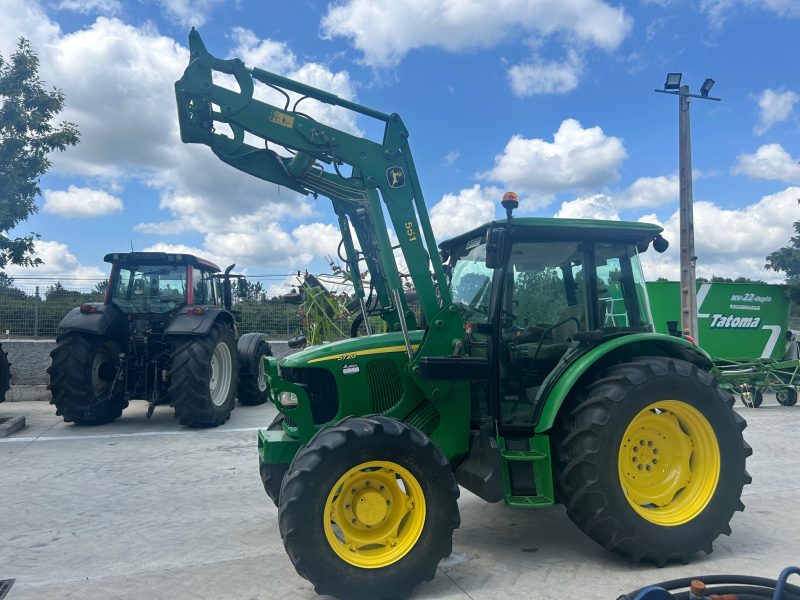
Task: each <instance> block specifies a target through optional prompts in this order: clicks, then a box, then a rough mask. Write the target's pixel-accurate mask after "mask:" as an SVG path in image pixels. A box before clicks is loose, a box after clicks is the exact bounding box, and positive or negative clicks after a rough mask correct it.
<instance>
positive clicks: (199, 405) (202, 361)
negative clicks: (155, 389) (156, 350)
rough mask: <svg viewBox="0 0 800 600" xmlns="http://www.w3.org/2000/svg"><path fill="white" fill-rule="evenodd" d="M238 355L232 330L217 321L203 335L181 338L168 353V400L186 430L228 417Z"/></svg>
mask: <svg viewBox="0 0 800 600" xmlns="http://www.w3.org/2000/svg"><path fill="white" fill-rule="evenodd" d="M238 376H239V355H238V354H237V352H236V342H235V341H234V338H233V330H232V329H231V328H230V327H229V326H228V325H227V324H225V323H224V322H220V321H218V322H217V323H215V324H214V326H213V327H212V328H211V330H210V331H209V332H208V333H207V334H206V335H203V336H192V337H185V338H182V339H180V340H179V341H178V343H177V344H176V345H175V347H174V348H173V350H172V368H171V372H170V377H169V397H170V398H171V399H172V406H173V407H174V408H175V418H177V419H178V422H179V423H180V424H181V425H186V426H188V427H216V426H218V425H221V424H222V423H224V422H225V421H227V420H228V418H229V417H230V416H231V411H232V410H233V407H234V403H235V400H236V384H237V380H238Z"/></svg>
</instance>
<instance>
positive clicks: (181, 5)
mask: <svg viewBox="0 0 800 600" xmlns="http://www.w3.org/2000/svg"><path fill="white" fill-rule="evenodd" d="M160 3H161V4H162V5H163V6H164V8H165V9H166V11H167V15H168V16H169V17H170V18H171V19H172V20H173V21H174V22H175V23H177V24H178V25H181V26H183V27H190V26H194V27H200V26H201V25H203V24H205V22H206V21H207V20H208V18H209V17H210V16H211V13H212V12H213V10H214V9H215V8H216V7H217V6H219V5H220V4H222V3H223V0H160Z"/></svg>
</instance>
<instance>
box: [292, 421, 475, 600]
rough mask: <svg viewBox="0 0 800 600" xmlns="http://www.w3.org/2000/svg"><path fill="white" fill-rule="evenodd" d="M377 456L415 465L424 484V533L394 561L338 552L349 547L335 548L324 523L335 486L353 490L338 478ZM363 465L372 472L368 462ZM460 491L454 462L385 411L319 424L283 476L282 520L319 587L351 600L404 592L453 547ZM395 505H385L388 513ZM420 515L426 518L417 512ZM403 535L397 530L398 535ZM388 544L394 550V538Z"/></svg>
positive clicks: (302, 569)
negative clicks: (371, 562)
mask: <svg viewBox="0 0 800 600" xmlns="http://www.w3.org/2000/svg"><path fill="white" fill-rule="evenodd" d="M371 461H381V462H383V463H385V464H387V465H393V466H394V467H397V466H399V467H401V468H402V469H405V470H406V471H407V472H408V473H410V474H411V476H412V477H411V479H412V480H413V481H414V482H415V484H418V485H419V490H420V493H421V496H422V498H423V499H424V503H425V504H424V508H425V510H424V522H422V521H420V523H421V530H420V531H421V533H419V537H418V538H414V537H413V536H412V539H413V541H412V542H409V543H410V544H411V545H410V546H409V547H408V549H406V550H404V551H403V553H402V554H401V555H399V557H394V558H393V559H392V561H393V562H388V561H387V564H385V565H383V566H380V565H379V566H376V567H375V568H364V567H361V566H357V565H354V564H352V563H351V562H347V561H345V560H343V559H342V558H341V557H340V555H339V554H337V551H339V552H342V551H346V547H344V546H342V547H340V549H338V550H335V549H334V547H333V545H332V544H331V542H329V541H328V539H329V538H328V537H327V536H326V532H325V531H324V527H323V525H325V526H330V521H327V522H326V521H325V519H323V515H325V514H326V507H327V502H328V495H329V493H330V494H332V495H333V494H334V493H335V494H336V496H335V498H339V497H340V496H339V494H340V493H342V494H344V493H347V490H346V489H343V488H350V485H349V484H348V485H346V486H342V488H340V487H339V486H337V482H339V480H340V478H342V477H343V476H344V475H345V474H349V473H350V472H352V471H353V470H356V469H358V467H360V466H361V465H365V464H366V463H369V462H371ZM377 470H378V471H380V472H388V473H390V474H392V475H391V477H392V478H393V479H394V477H395V475H394V473H393V471H391V470H388V469H387V470H386V471H384V469H383V467H381V468H379V469H377ZM358 473H359V474H360V475H362V476H364V475H366V476H369V475H372V473H370V472H369V468H368V467H364V470H362V471H358ZM397 481H401V482H402V483H403V485H404V489H413V488H408V484H407V483H405V480H404V479H402V478H398V479H397V480H395V481H394V484H395V485H397V486H398V488H399V484H398V483H397ZM365 485H366V486H367V487H366V488H362V490H360V491H363V490H367V489H368V488H369V486H370V483H369V482H368V481H367V482H366V484H365ZM335 490H339V491H335ZM373 490H374V491H373ZM381 492H383V488H382V487H381ZM369 493H377V487H373V488H369ZM413 495H414V494H413V493H412V494H411V495H410V496H408V498H412V497H413ZM458 495H459V490H458V485H456V482H455V479H454V478H453V475H452V473H451V471H450V463H449V462H448V460H447V458H445V456H444V455H443V454H442V453H441V451H440V450H439V449H438V448H437V447H436V446H435V445H434V443H433V442H432V441H431V440H430V439H429V438H428V437H427V436H426V435H425V434H423V433H422V432H420V431H419V430H417V429H415V428H413V427H410V426H409V425H406V424H405V423H402V422H400V421H396V420H394V419H390V418H387V417H380V416H374V417H348V418H346V419H344V420H342V421H340V422H339V423H338V424H336V425H333V426H331V427H328V428H325V429H322V430H320V431H319V432H317V434H316V435H315V436H314V437H313V438H312V439H311V440H310V441H309V442H308V444H306V445H305V446H303V447H302V448H300V450H299V451H298V452H297V454H296V455H295V457H294V460H293V461H292V465H291V467H290V469H289V472H288V473H287V474H286V476H285V477H284V479H283V486H282V487H281V497H280V505H279V509H278V523H279V526H280V531H281V537H282V538H283V544H284V546H285V547H286V551H287V553H288V554H289V558H290V559H291V560H292V563H293V564H294V567H295V569H296V570H297V573H298V574H299V575H300V576H302V577H304V578H306V579H308V580H309V581H310V582H311V583H312V584H314V589H315V590H316V591H317V593H319V594H327V595H331V596H334V597H336V598H347V599H348V600H352V599H361V598H364V599H367V598H368V599H371V600H379V599H382V598H403V597H406V596H408V595H409V594H410V593H411V590H412V589H413V588H414V587H415V586H416V585H417V584H419V583H420V582H422V581H430V580H432V579H433V578H434V576H435V575H436V567H437V565H438V564H439V561H440V560H441V559H442V558H443V557H445V556H448V555H449V554H450V552H451V549H452V538H453V531H454V530H455V529H456V528H457V527H458V526H459V524H460V522H461V519H460V516H459V512H458V503H457V499H458ZM341 497H344V498H346V497H345V496H341ZM334 501H336V500H334ZM406 502H408V501H407V500H406ZM386 504H387V505H389V504H391V502H390V501H387V502H386ZM398 505H399V504H398V503H397V502H395V506H398ZM406 505H407V504H406ZM400 506H403V505H400ZM414 506H419V503H417V504H416V505H414ZM346 508H348V509H349V508H350V506H349V505H347V506H346ZM355 508H356V507H355V506H354V508H353V510H355ZM384 508H385V507H384ZM391 510H392V509H387V511H388V512H387V515H388V514H389V513H391ZM386 518H389V517H386ZM416 518H420V515H419V513H417V516H416ZM411 520H412V519H411V518H409V519H408V521H406V523H408V522H410V521H411ZM354 521H355V519H354ZM360 525H361V524H360ZM382 525H383V522H382V523H380V524H377V525H374V526H375V527H376V529H379V528H380V527H381V526H382ZM348 526H349V525H348ZM361 526H363V525H361ZM367 527H369V526H367ZM397 531H398V532H400V531H404V530H403V529H402V528H401V529H398V530H397ZM401 535H403V534H401V533H398V538H400V537H401ZM398 538H396V539H395V543H397V539H398ZM392 545H393V544H392ZM341 548H345V550H342V549H341ZM384 548H385V549H386V551H387V552H389V551H390V549H389V548H388V546H385V545H384ZM354 552H356V554H358V551H354Z"/></svg>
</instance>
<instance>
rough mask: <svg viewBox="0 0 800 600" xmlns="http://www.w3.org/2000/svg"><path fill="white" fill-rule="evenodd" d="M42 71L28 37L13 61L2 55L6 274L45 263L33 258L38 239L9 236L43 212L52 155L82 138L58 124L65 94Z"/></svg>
mask: <svg viewBox="0 0 800 600" xmlns="http://www.w3.org/2000/svg"><path fill="white" fill-rule="evenodd" d="M38 71H39V58H38V57H37V56H36V53H35V52H34V51H33V49H32V48H31V45H30V42H28V40H26V39H25V38H20V40H19V43H18V45H17V50H16V52H14V53H13V54H12V55H11V58H10V60H8V61H6V60H5V59H4V58H3V56H2V55H0V271H2V269H4V268H5V267H6V266H7V265H20V266H25V267H34V266H36V265H39V264H41V262H42V261H41V259H39V258H35V257H34V256H33V241H34V240H35V239H38V237H39V236H38V235H37V234H35V233H31V234H29V235H25V236H21V237H13V238H12V237H10V235H9V233H8V232H9V231H10V230H11V229H13V228H14V227H16V226H17V225H19V224H20V223H22V222H24V221H25V220H27V219H28V217H30V216H31V215H32V214H33V213H35V212H36V211H37V207H36V204H35V199H36V197H37V196H38V195H39V194H40V193H41V190H40V189H39V180H40V179H41V177H42V175H44V173H45V172H47V170H48V169H49V168H50V160H49V158H48V155H49V154H50V153H51V152H53V151H55V150H58V151H64V150H66V148H67V147H68V146H74V145H75V144H77V143H78V139H79V133H78V129H77V127H76V126H75V124H74V123H69V122H62V123H59V124H58V125H55V124H54V123H53V119H54V117H55V116H56V115H57V114H58V113H59V112H61V110H62V108H63V107H64V94H63V93H62V92H61V90H59V89H57V88H52V89H50V90H48V89H45V84H44V82H43V81H42V80H41V79H39V76H38Z"/></svg>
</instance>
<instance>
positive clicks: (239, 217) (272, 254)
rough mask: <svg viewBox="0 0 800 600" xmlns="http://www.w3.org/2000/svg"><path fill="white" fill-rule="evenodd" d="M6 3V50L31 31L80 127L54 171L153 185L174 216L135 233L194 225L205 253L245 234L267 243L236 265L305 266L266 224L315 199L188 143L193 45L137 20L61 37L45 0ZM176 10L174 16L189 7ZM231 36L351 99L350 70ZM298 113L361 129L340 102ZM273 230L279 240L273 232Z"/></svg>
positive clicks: (110, 182)
mask: <svg viewBox="0 0 800 600" xmlns="http://www.w3.org/2000/svg"><path fill="white" fill-rule="evenodd" d="M2 1H3V13H4V14H3V16H4V18H3V19H0V52H2V53H3V54H4V55H5V56H7V55H8V54H10V52H12V51H13V50H14V47H15V45H16V38H17V36H19V35H24V36H25V37H27V38H29V39H30V40H31V43H32V45H33V47H34V48H35V49H36V51H37V53H38V54H39V57H40V64H41V66H40V76H41V77H42V79H43V80H44V81H45V82H47V84H48V85H54V86H56V87H59V88H61V89H62V90H63V91H64V94H65V97H66V107H65V110H64V112H63V113H62V115H61V116H62V118H64V119H66V120H70V121H73V122H75V123H76V124H77V125H78V128H79V130H80V132H81V142H80V144H79V145H78V146H77V147H75V148H70V149H69V150H68V151H67V152H65V153H63V154H57V155H55V156H54V157H53V170H54V171H56V172H61V173H66V174H69V175H82V176H89V177H97V178H99V179H100V180H101V181H102V187H103V188H105V189H107V190H113V189H121V188H123V187H124V186H125V185H126V184H128V183H130V182H134V183H136V184H144V185H146V186H148V187H150V188H152V189H154V190H155V191H156V192H157V193H158V194H159V196H160V198H161V200H160V208H161V209H162V210H163V211H164V213H165V217H166V218H165V219H164V221H158V220H155V221H154V222H150V223H140V224H139V225H137V226H136V227H135V229H136V230H137V231H139V232H141V233H147V234H158V235H179V234H183V233H187V232H198V233H200V234H202V235H203V236H204V238H205V243H206V244H207V246H206V250H205V253H209V252H212V253H215V252H218V253H220V254H222V252H221V251H219V250H218V249H217V246H219V247H220V248H221V249H223V250H229V249H230V250H233V249H235V248H236V244H235V242H234V240H235V239H236V237H235V236H236V235H242V236H244V237H243V239H244V240H245V241H246V242H248V244H250V243H251V242H252V243H255V242H256V238H258V237H259V236H262V237H263V238H264V239H262V241H261V246H262V247H263V248H264V250H263V251H255V250H250V246H249V245H242V248H243V249H248V252H249V254H244V253H242V254H241V256H240V255H238V254H237V255H233V256H231V257H230V258H232V259H234V260H232V262H239V263H242V264H243V262H244V257H245V256H247V257H248V259H250V258H252V260H254V261H255V260H263V261H264V262H261V263H254V264H253V267H256V266H258V265H264V266H266V265H274V264H288V263H293V264H297V263H298V262H299V257H296V250H297V248H298V246H297V244H296V243H295V242H296V240H294V239H293V238H291V236H290V235H289V234H287V233H286V232H285V231H283V230H279V231H276V230H270V229H269V228H268V224H269V223H272V222H274V221H277V220H279V219H283V218H287V217H289V218H291V219H292V220H293V222H295V223H296V222H297V221H302V220H303V219H308V218H309V217H310V216H311V215H312V214H313V202H311V201H309V200H308V199H306V198H303V197H302V196H300V195H299V194H297V193H295V192H292V191H290V190H287V189H280V188H279V187H278V186H276V185H274V184H269V183H267V182H264V181H262V180H260V179H257V178H255V177H252V176H249V175H247V174H245V173H242V172H240V171H237V170H236V169H234V168H232V167H230V166H229V165H226V164H225V163H223V162H222V161H220V160H219V159H218V158H217V157H216V156H214V154H213V153H212V152H211V151H210V150H209V149H208V148H207V147H205V146H201V145H187V144H183V143H181V141H180V137H179V134H178V120H177V118H176V116H175V96H174V88H173V84H174V82H175V80H176V79H178V78H179V77H180V76H181V74H182V73H183V71H184V69H185V68H186V66H187V64H188V60H189V54H188V50H187V49H186V47H184V46H183V45H181V44H180V43H178V42H176V41H175V40H173V39H171V38H170V37H167V36H164V35H161V34H160V33H159V32H158V31H157V30H156V29H155V28H154V26H152V25H144V26H141V27H134V26H131V25H128V24H126V23H123V22H122V21H120V20H118V19H113V18H106V17H100V18H97V19H96V20H95V21H94V22H93V23H91V24H90V25H89V26H86V27H84V28H82V29H78V30H76V31H73V32H71V33H68V34H64V33H63V32H62V31H61V30H60V28H59V26H58V25H57V24H56V23H54V22H53V21H51V20H49V18H48V16H47V15H46V14H45V12H44V11H43V10H42V8H41V6H40V5H39V4H38V3H36V2H31V1H24V0H2ZM214 5H215V3H213V2H206V3H201V4H200V5H199V10H200V11H201V12H202V11H206V10H211V9H212V8H213V6H214ZM169 6H170V7H171V9H172V10H174V11H176V14H177V12H180V10H181V7H188V6H189V3H188V2H184V3H180V2H179V3H170V4H169ZM198 14H200V13H198ZM231 35H232V39H233V40H234V45H235V48H234V51H235V52H236V53H240V55H241V56H243V57H244V58H245V60H248V61H249V60H250V59H253V60H257V61H259V62H260V61H265V62H264V63H260V64H258V63H256V64H253V65H252V66H260V67H264V68H267V69H269V70H272V71H278V72H280V73H281V74H282V75H286V76H288V77H290V78H294V79H298V80H301V81H303V82H306V83H309V84H311V85H315V86H317V87H321V88H323V89H326V90H328V91H330V92H332V93H335V94H337V95H338V96H340V97H343V98H348V99H355V89H356V86H355V84H354V83H353V81H352V79H351V78H350V76H349V74H348V73H347V72H346V71H331V70H330V69H328V68H327V67H326V66H325V65H322V64H319V63H305V62H303V61H302V60H300V59H299V58H297V57H296V56H295V55H294V54H293V53H291V52H290V51H288V49H287V48H286V46H285V45H283V44H281V43H279V42H275V41H271V40H263V39H259V38H257V37H256V36H255V35H254V34H252V33H251V32H248V31H247V30H244V29H238V30H235V31H233V32H232V34H231ZM267 89H268V88H266V87H265V86H261V85H259V86H258V87H257V95H259V96H261V95H262V94H266V93H267V92H266V91H265V90H267ZM280 105H281V106H283V101H281V104H280ZM298 110H302V111H303V112H306V113H308V114H311V115H312V116H313V117H315V118H318V119H320V120H323V121H324V122H326V123H328V124H331V125H333V126H334V127H338V128H342V129H346V130H348V131H351V132H356V133H358V127H357V123H356V121H355V119H354V118H353V116H352V115H350V114H345V113H344V112H343V111H342V110H341V109H339V108H335V107H331V106H329V105H323V104H320V103H316V102H312V101H304V102H303V103H301V104H300V106H299V107H298ZM321 201H323V200H321ZM273 233H274V234H275V235H276V236H277V237H276V239H275V240H271V239H267V238H269V235H271V234H273ZM284 235H289V237H288V242H290V243H288V242H287V243H282V241H281V240H284V239H286V238H284V237H283V236H284ZM163 241H164V242H165V243H168V242H169V241H170V240H163ZM208 244H211V245H208ZM333 250H335V246H334V247H333ZM302 256H310V254H309V251H308V250H304V251H303V254H302Z"/></svg>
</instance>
